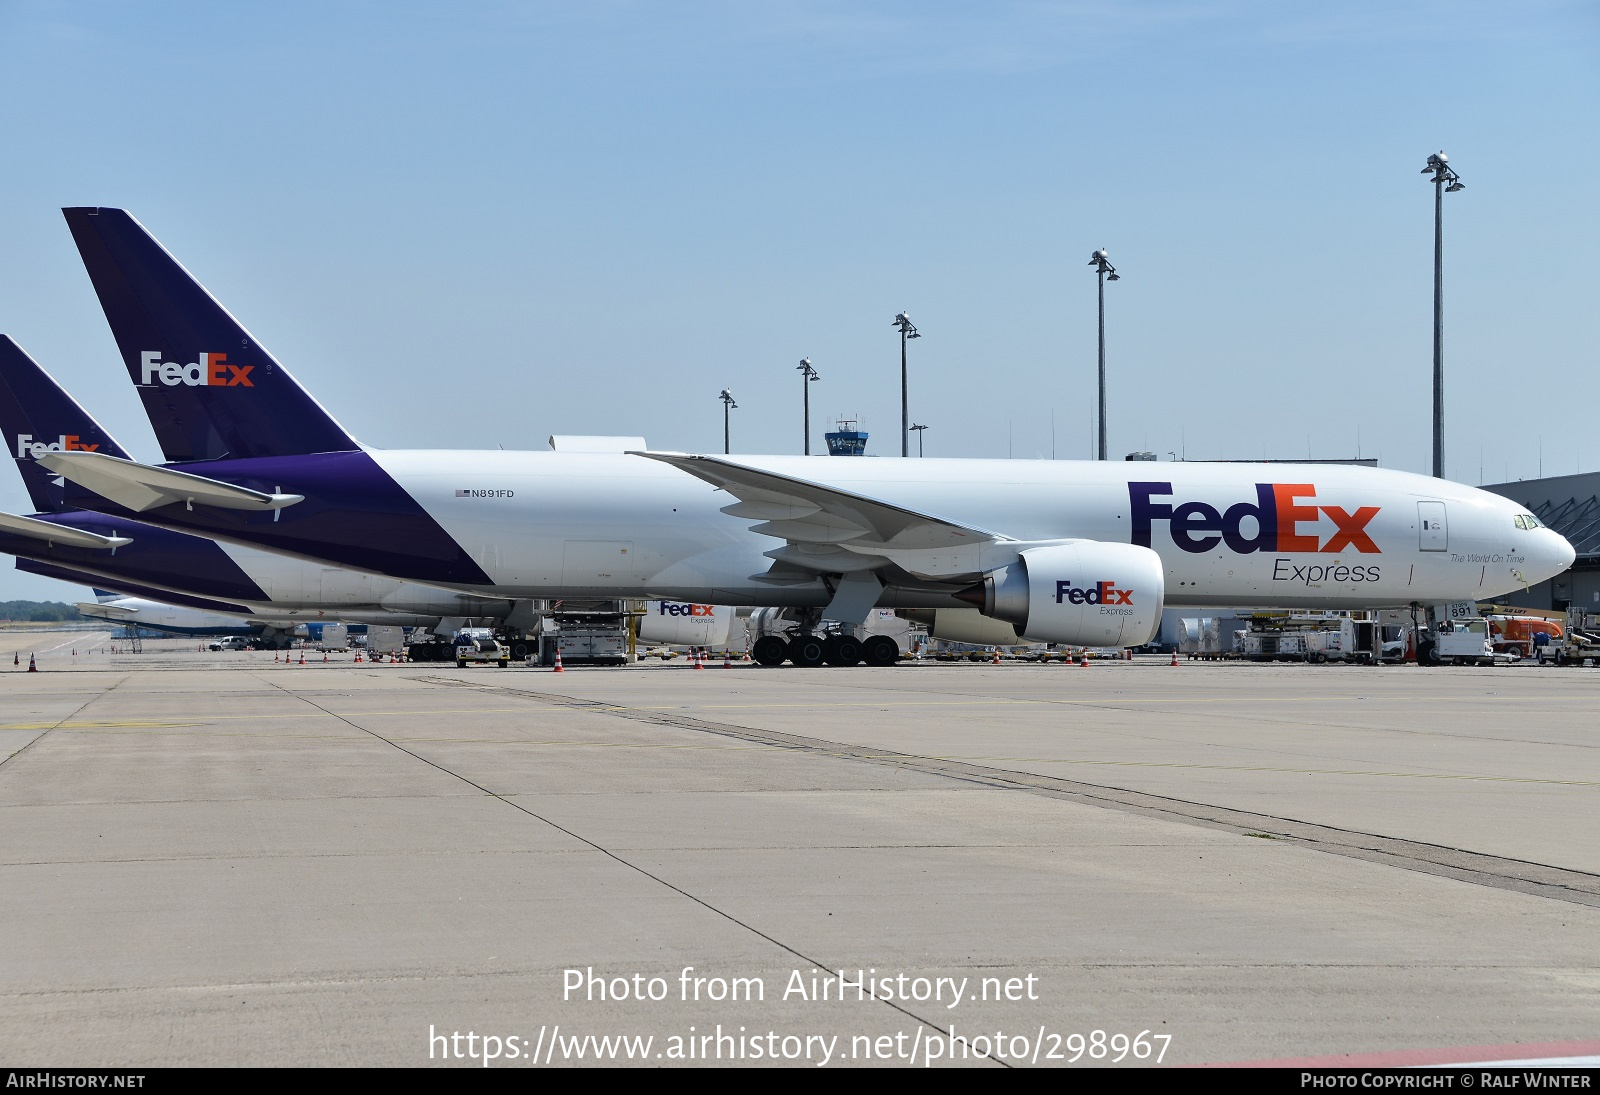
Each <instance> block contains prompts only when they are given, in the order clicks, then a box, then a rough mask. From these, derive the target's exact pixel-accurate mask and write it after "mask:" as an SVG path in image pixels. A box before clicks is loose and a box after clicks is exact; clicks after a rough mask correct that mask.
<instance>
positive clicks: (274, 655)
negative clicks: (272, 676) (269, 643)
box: [272, 650, 278, 665]
mask: <svg viewBox="0 0 1600 1095" xmlns="http://www.w3.org/2000/svg"><path fill="white" fill-rule="evenodd" d="M272 662H273V664H274V665H276V664H277V662H278V652H277V651H276V650H274V651H273V652H272Z"/></svg>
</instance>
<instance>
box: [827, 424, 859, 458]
mask: <svg viewBox="0 0 1600 1095" xmlns="http://www.w3.org/2000/svg"><path fill="white" fill-rule="evenodd" d="M822 436H823V437H824V438H826V439H827V442H828V455H829V456H865V455H866V454H867V433H866V431H865V430H858V429H856V420H855V419H854V418H841V419H838V420H837V421H835V422H834V428H833V430H832V432H830V433H825V434H823V435H822Z"/></svg>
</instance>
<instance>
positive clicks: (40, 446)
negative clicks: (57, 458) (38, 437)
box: [17, 433, 100, 460]
mask: <svg viewBox="0 0 1600 1095" xmlns="http://www.w3.org/2000/svg"><path fill="white" fill-rule="evenodd" d="M99 448H100V446H99V445H86V444H84V442H83V440H82V439H81V438H79V437H78V435H77V434H75V433H64V434H62V435H61V436H60V437H59V438H57V439H56V440H54V441H35V440H34V439H33V434H31V433H19V434H17V459H18V460H26V459H28V458H29V457H32V458H33V459H35V460H37V459H39V457H41V456H43V455H44V454H45V453H47V452H95V451H96V450H98V449H99Z"/></svg>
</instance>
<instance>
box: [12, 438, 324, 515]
mask: <svg viewBox="0 0 1600 1095" xmlns="http://www.w3.org/2000/svg"><path fill="white" fill-rule="evenodd" d="M38 460H39V463H41V464H43V465H44V466H45V467H47V468H49V469H50V470H51V471H53V472H55V473H56V474H57V475H62V476H65V477H66V478H68V479H70V480H72V481H73V482H74V483H76V484H78V485H79V486H80V487H84V488H87V489H88V490H92V491H94V492H95V493H96V494H98V495H100V496H101V497H102V498H109V499H110V500H111V501H113V502H115V503H116V504H117V505H119V506H122V507H123V508H125V509H130V510H132V511H133V512H135V513H143V512H144V511H145V510H151V509H156V508H157V507H160V506H169V505H172V504H173V503H174V502H184V503H186V504H188V505H189V506H191V507H192V506H193V505H194V504H195V503H196V502H198V503H200V504H201V505H204V506H216V507H218V508H220V509H245V510H277V509H283V508H284V507H285V506H292V505H294V504H295V503H296V502H301V501H304V500H305V496H304V495H301V494H265V493H263V492H261V491H258V490H250V489H249V488H248V487H236V486H234V485H233V484H232V483H224V482H221V481H220V480H217V479H207V478H205V477H204V476H200V475H190V474H189V473H188V472H182V471H174V470H173V469H171V468H155V467H151V466H150V465H148V464H139V463H136V462H135V461H132V460H123V459H121V458H120V457H116V456H108V455H106V454H105V453H102V452H52V453H46V454H45V455H43V456H41V457H39V458H38Z"/></svg>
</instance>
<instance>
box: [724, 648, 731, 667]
mask: <svg viewBox="0 0 1600 1095" xmlns="http://www.w3.org/2000/svg"><path fill="white" fill-rule="evenodd" d="M722 668H724V669H732V668H733V653H732V652H731V651H729V650H723V652H722Z"/></svg>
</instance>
